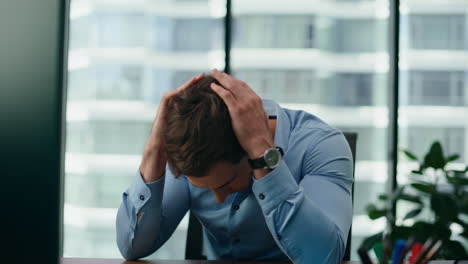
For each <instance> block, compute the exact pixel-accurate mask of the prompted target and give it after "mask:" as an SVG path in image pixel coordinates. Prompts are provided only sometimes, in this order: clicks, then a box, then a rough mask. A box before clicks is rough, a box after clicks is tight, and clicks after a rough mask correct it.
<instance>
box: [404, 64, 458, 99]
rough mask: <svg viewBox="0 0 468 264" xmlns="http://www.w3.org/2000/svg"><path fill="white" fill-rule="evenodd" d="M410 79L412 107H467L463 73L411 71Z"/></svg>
mask: <svg viewBox="0 0 468 264" xmlns="http://www.w3.org/2000/svg"><path fill="white" fill-rule="evenodd" d="M409 79H410V86H409V103H410V104H412V105H449V106H462V105H465V91H464V84H465V74H464V73H463V72H451V71H411V72H410V73H409Z"/></svg>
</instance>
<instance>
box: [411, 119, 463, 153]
mask: <svg viewBox="0 0 468 264" xmlns="http://www.w3.org/2000/svg"><path fill="white" fill-rule="evenodd" d="M465 134H466V131H465V128H464V127H433V126H428V127H413V126H411V127H408V128H407V137H408V139H407V140H408V148H409V149H411V150H412V151H413V153H415V154H416V155H417V156H418V157H423V155H424V154H425V153H426V152H427V151H428V150H429V146H430V143H432V142H434V141H436V140H438V141H440V143H441V144H442V146H443V147H444V152H445V154H446V155H447V154H454V153H458V154H460V159H461V160H463V159H464V158H465V157H466V155H465ZM428 143H429V144H428Z"/></svg>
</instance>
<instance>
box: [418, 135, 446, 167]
mask: <svg viewBox="0 0 468 264" xmlns="http://www.w3.org/2000/svg"><path fill="white" fill-rule="evenodd" d="M445 164H446V161H445V157H444V151H443V150H442V145H441V144H440V142H439V141H435V142H434V143H432V145H431V148H430V149H429V152H428V153H427V154H426V156H425V157H424V162H423V168H434V169H443V168H444V167H445Z"/></svg>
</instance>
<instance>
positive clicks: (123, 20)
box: [96, 10, 148, 47]
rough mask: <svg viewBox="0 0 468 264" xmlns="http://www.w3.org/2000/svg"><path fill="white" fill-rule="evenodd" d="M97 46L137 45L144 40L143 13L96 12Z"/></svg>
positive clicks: (145, 28)
mask: <svg viewBox="0 0 468 264" xmlns="http://www.w3.org/2000/svg"><path fill="white" fill-rule="evenodd" d="M96 23H97V24H96V27H97V28H98V33H97V36H98V45H99V47H139V46H142V45H143V44H144V43H145V42H146V36H147V33H146V32H147V30H148V28H147V27H146V25H147V23H146V18H145V14H142V13H121V12H119V11H114V12H111V11H106V10H102V11H101V12H99V11H98V12H96Z"/></svg>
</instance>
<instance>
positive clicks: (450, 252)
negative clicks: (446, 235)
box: [435, 240, 468, 259]
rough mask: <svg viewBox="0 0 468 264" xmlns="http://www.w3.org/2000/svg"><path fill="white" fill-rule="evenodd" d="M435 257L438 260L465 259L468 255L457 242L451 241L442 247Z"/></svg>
mask: <svg viewBox="0 0 468 264" xmlns="http://www.w3.org/2000/svg"><path fill="white" fill-rule="evenodd" d="M435 257H436V258H439V259H466V258H467V257H468V255H467V253H466V250H465V248H464V247H463V245H462V244H461V243H460V242H459V241H453V240H451V241H447V242H445V243H444V244H443V245H442V248H441V249H440V251H439V253H437V255H436V256H435Z"/></svg>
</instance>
